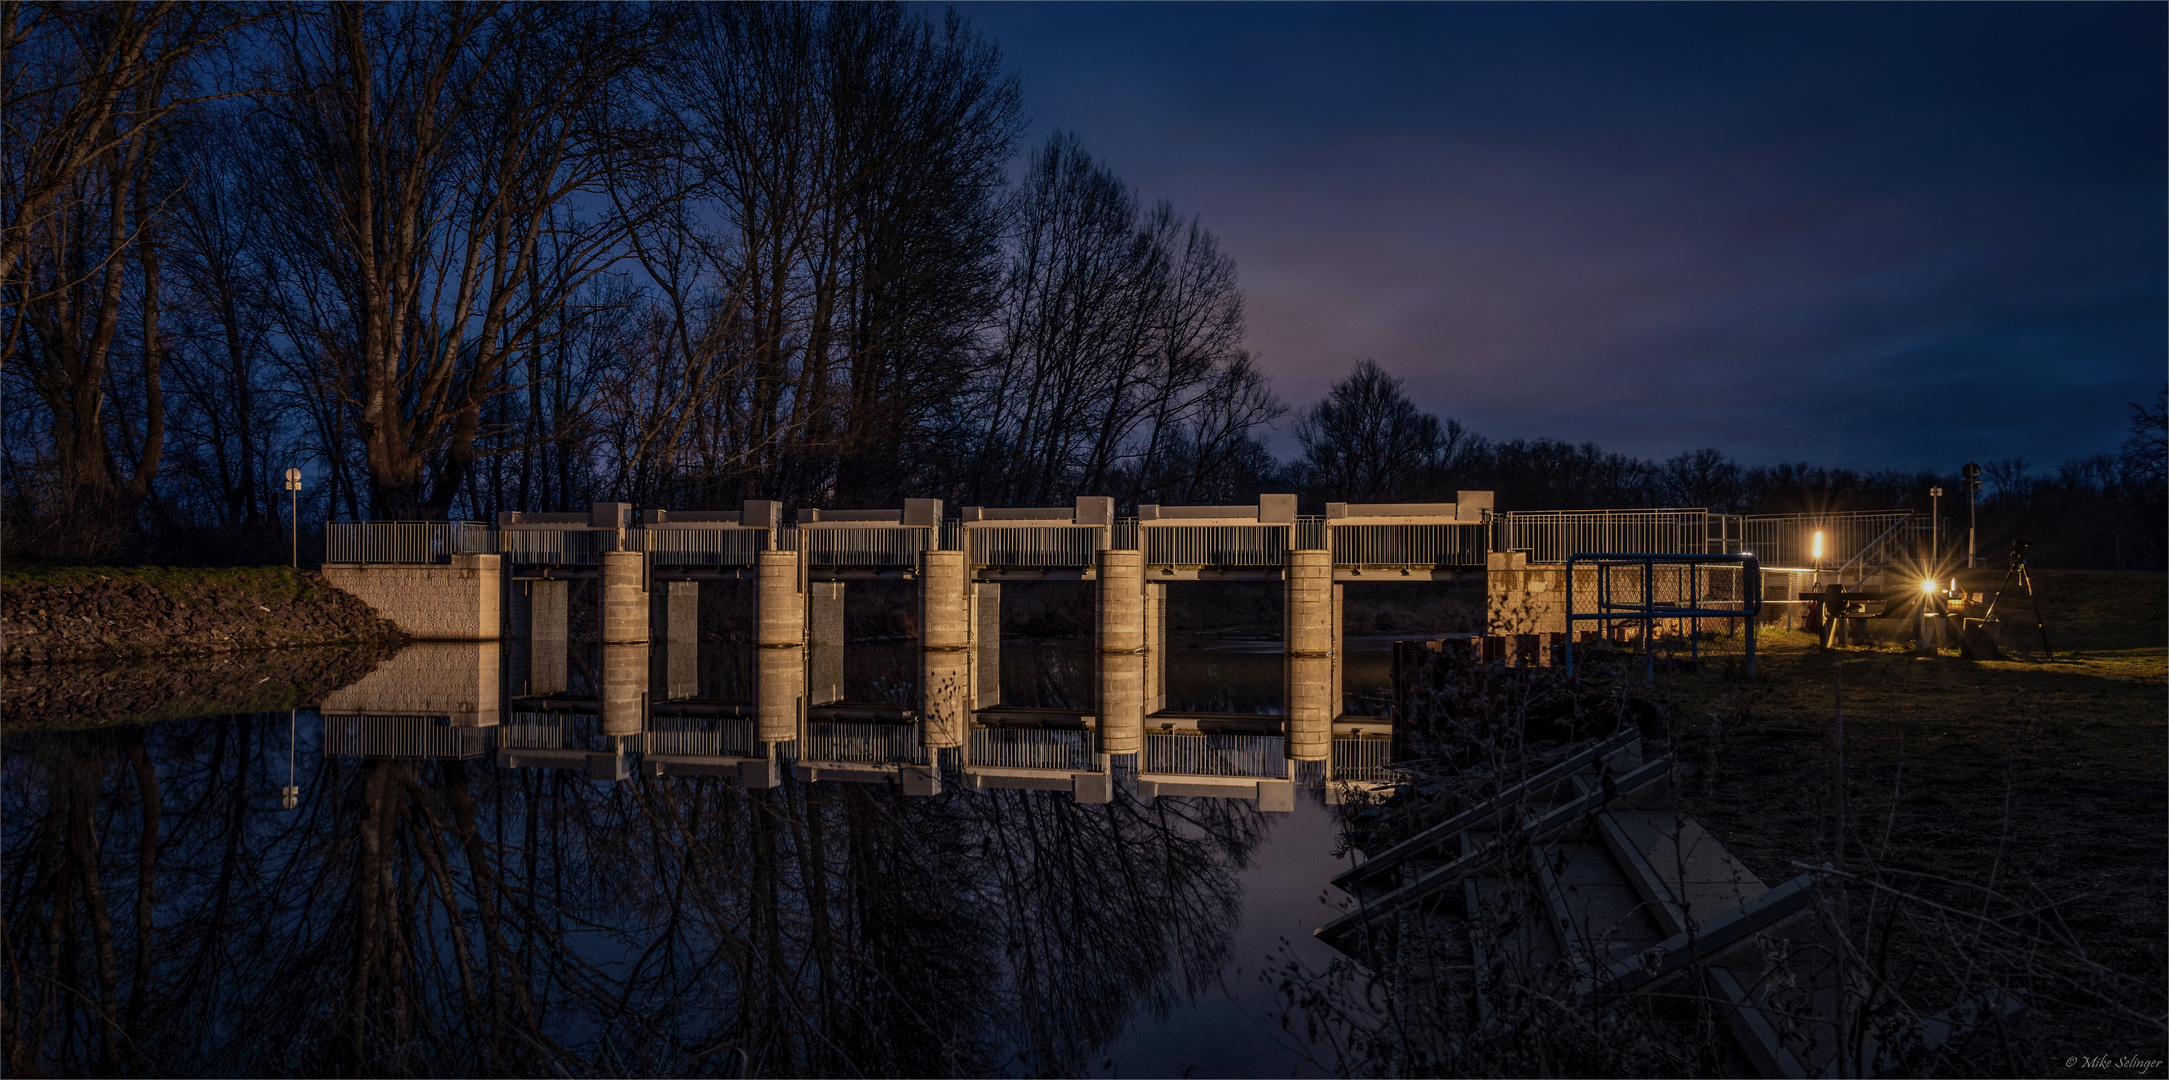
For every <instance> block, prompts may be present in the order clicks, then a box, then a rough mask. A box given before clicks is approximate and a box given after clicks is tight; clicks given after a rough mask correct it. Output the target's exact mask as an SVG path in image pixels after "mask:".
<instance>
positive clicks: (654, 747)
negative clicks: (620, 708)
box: [645, 716, 764, 758]
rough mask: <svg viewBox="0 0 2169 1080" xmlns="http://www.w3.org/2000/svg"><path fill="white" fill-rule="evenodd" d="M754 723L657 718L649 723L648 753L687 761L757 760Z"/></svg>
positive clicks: (722, 718) (729, 719)
mask: <svg viewBox="0 0 2169 1080" xmlns="http://www.w3.org/2000/svg"><path fill="white" fill-rule="evenodd" d="M753 736H754V731H753V721H752V720H751V719H750V718H747V717H740V716H720V717H714V718H709V717H704V716H655V717H650V718H649V720H648V730H647V742H646V746H645V751H646V752H647V753H650V754H678V755H682V756H685V757H736V758H757V757H762V756H764V755H763V754H762V753H761V748H760V743H759V742H757V741H756V740H755V739H754V737H753Z"/></svg>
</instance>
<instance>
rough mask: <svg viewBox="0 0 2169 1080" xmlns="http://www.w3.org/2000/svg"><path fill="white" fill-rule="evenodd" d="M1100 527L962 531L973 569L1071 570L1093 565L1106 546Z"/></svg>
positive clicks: (989, 527) (1005, 527) (985, 527)
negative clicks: (1019, 567)
mask: <svg viewBox="0 0 2169 1080" xmlns="http://www.w3.org/2000/svg"><path fill="white" fill-rule="evenodd" d="M1106 531H1107V530H1106V527H1105V526H1101V525H1071V524H1047V525H977V524H975V525H972V526H970V527H968V528H966V529H965V530H964V535H965V537H966V540H967V550H968V551H969V552H970V554H969V555H968V556H967V558H968V560H969V561H970V562H971V564H972V565H973V566H1021V567H1050V568H1057V567H1058V568H1071V567H1087V566H1091V565H1093V563H1094V561H1095V560H1096V559H1097V558H1098V555H1099V550H1100V548H1102V547H1104V546H1106V541H1105V539H1104V537H1105V536H1106Z"/></svg>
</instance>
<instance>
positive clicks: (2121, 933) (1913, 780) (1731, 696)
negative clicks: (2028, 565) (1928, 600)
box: [1658, 571, 2169, 1074]
mask: <svg viewBox="0 0 2169 1080" xmlns="http://www.w3.org/2000/svg"><path fill="white" fill-rule="evenodd" d="M2034 584H2035V588H2036V590H2037V592H2038V593H2039V596H2040V600H2041V609H2042V614H2043V616H2044V620H2045V621H2046V623H2047V625H2048V631H2049V644H2050V645H2051V646H2052V647H2053V648H2055V649H2056V653H2055V656H2054V658H2053V659H2050V658H2048V657H2044V656H2042V655H2041V654H2040V652H2039V638H2038V636H2037V635H2036V633H2035V631H2034V629H2033V627H2032V625H2031V622H2032V610H2031V608H2030V606H2028V605H2027V604H2026V603H2025V602H2024V599H2023V595H2021V596H2019V597H2018V598H2017V600H2018V602H2017V603H2016V604H2012V603H2011V602H2010V601H2011V599H2012V598H2011V597H2006V599H2005V604H2004V605H2003V607H2002V609H2001V610H2002V614H2003V615H2004V616H2005V617H2006V618H2008V619H2010V620H2011V624H2007V625H2005V626H2004V627H2002V628H2000V630H1999V631H1998V634H1997V640H1998V642H1999V644H2000V645H2001V647H2002V649H2003V651H2004V654H2005V656H2006V657H2008V659H2003V660H1990V661H1971V660H1965V659H1961V658H1959V657H1958V656H1957V655H1956V654H1955V653H1954V652H1951V651H1945V652H1944V653H1942V654H1940V655H1935V656H1919V655H1915V654H1914V653H1913V652H1911V651H1910V649H1909V648H1908V647H1907V646H1906V645H1899V644H1890V645H1883V646H1874V647H1859V648H1845V649H1832V650H1827V651H1826V650H1823V649H1820V648H1818V647H1817V645H1816V643H1815V640H1814V639H1813V638H1812V637H1811V636H1809V635H1807V634H1804V633H1799V632H1777V633H1773V634H1771V635H1769V636H1768V637H1766V638H1765V639H1763V641H1762V643H1761V645H1762V648H1761V650H1760V657H1759V662H1758V671H1757V677H1756V679H1755V680H1754V681H1753V682H1752V683H1744V682H1741V681H1738V680H1737V679H1727V678H1726V677H1725V675H1724V673H1723V672H1722V671H1720V670H1716V669H1717V668H1721V667H1723V666H1724V665H1705V666H1704V668H1703V669H1702V670H1700V671H1684V670H1677V671H1670V672H1663V673H1660V674H1659V676H1658V678H1659V682H1660V686H1659V690H1660V691H1661V692H1662V693H1663V694H1665V695H1666V696H1669V697H1671V698H1672V699H1673V700H1674V701H1675V702H1676V704H1677V708H1676V709H1675V710H1674V716H1675V721H1674V723H1675V725H1676V728H1675V739H1676V740H1677V743H1678V746H1679V749H1680V751H1681V752H1682V753H1683V755H1684V756H1685V757H1686V759H1687V760H1689V761H1690V762H1693V763H1694V764H1695V766H1696V770H1697V774H1698V775H1697V776H1696V778H1695V781H1694V782H1692V783H1690V784H1689V785H1687V788H1688V790H1687V792H1686V793H1685V794H1686V800H1685V801H1686V802H1687V804H1688V805H1687V809H1689V810H1690V811H1691V812H1692V813H1694V814H1695V815H1696V817H1697V818H1699V819H1700V820H1701V821H1702V822H1703V823H1704V824H1705V825H1706V826H1707V827H1708V828H1709V829H1710V830H1711V832H1712V833H1714V834H1715V835H1717V836H1718V837H1720V838H1721V839H1722V840H1723V841H1724V843H1725V844H1726V846H1727V847H1728V848H1730V849H1731V850H1732V851H1733V852H1734V853H1735V854H1736V855H1738V856H1739V857H1740V858H1741V859H1742V860H1743V861H1744V862H1746V863H1747V864H1748V866H1749V867H1750V868H1751V869H1753V870H1754V871H1755V872H1756V873H1757V874H1758V875H1760V876H1761V877H1763V878H1764V880H1766V881H1776V880H1781V879H1782V878H1785V877H1789V876H1791V874H1792V873H1793V872H1794V871H1793V870H1792V863H1793V862H1794V861H1795V860H1801V861H1810V862H1820V861H1822V860H1824V859H1827V858H1830V857H1831V856H1832V853H1833V844H1832V842H1831V839H1830V838H1831V837H1832V836H1833V835H1834V821H1833V818H1834V813H1833V811H1834V809H1835V807H1836V805H1837V804H1836V802H1835V801H1834V800H1833V799H1832V798H1831V797H1830V777H1831V776H1832V775H1833V773H1834V768H1833V766H1834V765H1835V761H1834V759H1835V757H1836V743H1835V742H1834V741H1833V740H1832V739H1831V738H1830V737H1829V736H1830V728H1831V720H1832V717H1833V715H1834V713H1835V712H1836V703H1837V696H1838V695H1837V685H1838V680H1839V677H1840V671H1841V669H1842V677H1843V682H1844V716H1845V723H1844V733H1843V734H1844V739H1843V746H1844V767H1845V781H1846V783H1845V787H1844V795H1845V798H1844V800H1843V802H1844V807H1845V813H1846V815H1847V819H1848V820H1847V828H1846V835H1847V837H1848V843H1847V844H1846V847H1845V850H1846V855H1847V857H1848V859H1849V860H1851V861H1852V862H1853V863H1854V864H1855V865H1859V864H1862V863H1875V864H1878V865H1883V866H1891V867H1902V868H1904V869H1906V870H1908V871H1920V872H1926V873H1930V874H1935V875H1940V876H1942V877H1946V878H1949V879H1952V880H1954V881H1959V882H1966V883H1970V884H1973V885H1978V886H1983V887H1993V888H1995V889H1998V890H2003V891H2006V892H2007V893H2010V894H2013V895H2027V896H2032V897H2036V898H2038V899H2039V900H2040V901H2041V902H2043V903H2047V904H2051V905H2053V907H2054V910H2055V913H2056V914H2057V915H2058V916H2059V917H2060V918H2061V919H2062V921H2063V923H2064V925H2066V926H2067V927H2068V928H2069V930H2070V932H2071V934H2072V935H2073V936H2074V937H2075V938H2076V939H2077V940H2078V941H2079V942H2081V943H2082V945H2083V946H2084V947H2085V950H2086V953H2087V955H2088V956H2089V957H2090V958H2091V959H2092V960H2094V961H2096V962H2099V963H2101V964H2103V965H2105V966H2107V967H2109V968H2112V969H2114V970H2116V971H2119V972H2122V973H2124V974H2127V975H2130V976H2132V977H2134V978H2135V979H2138V980H2140V981H2141V985H2148V986H2152V987H2155V988H2156V989H2157V994H2158V991H2159V988H2160V987H2162V986H2163V985H2164V981H2163V980H2164V974H2165V970H2169V954H2165V949H2164V944H2165V943H2164V937H2163V934H2162V927H2163V926H2164V924H2165V922H2169V867H2165V860H2164V852H2165V851H2169V775H2165V771H2164V760H2165V756H2169V648H2165V646H2164V636H2165V628H2169V603H2165V579H2164V576H2163V575H2161V574H2132V573H2123V574H2116V573H2079V572H2055V571H2037V572H2036V573H2035V574H2034ZM1908 644H1909V643H1908ZM2160 1004H2161V1002H2160V1001H2158V1000H2157V1001H2153V1002H2149V1003H2147V1005H2146V1006H2145V1007H2147V1008H2149V1009H2153V1010H2154V1011H2157V1012H2158V1011H2159V1006H2160ZM2040 1019H2041V1024H2040V1028H2041V1031H2042V1035H2043V1037H2044V1040H2046V1041H2057V1040H2068V1041H2070V1042H2071V1048H2070V1049H2069V1050H2068V1052H2060V1051H2058V1050H2057V1048H2056V1047H2052V1046H2046V1045H2044V1046H2042V1048H2041V1049H2042V1051H2043V1053H2044V1057H2043V1060H2044V1061H2045V1062H2046V1063H2047V1064H2048V1065H2050V1066H2051V1069H2050V1071H2051V1073H2052V1074H2053V1073H2055V1069H2054V1068H2053V1066H2056V1065H2060V1064H2061V1063H2062V1061H2063V1060H2064V1058H2065V1057H2066V1056H2070V1055H2080V1056H2084V1055H2085V1054H2087V1053H2088V1051H2087V1050H2085V1049H2084V1048H2083V1047H2082V1046H2080V1045H2079V1044H2080V1043H2082V1042H2086V1041H2087V1040H2090V1039H2113V1038H2115V1037H2117V1036H2118V1032H2116V1031H2114V1030H2113V1029H2111V1028H2109V1027H2107V1026H2105V1025H2104V1024H2103V1023H2101V1022H2099V1021H2100V1018H2099V1017H2087V1016H2076V1015H2074V1016H2065V1017H2057V1016H2053V1015H2044V1016H2042V1017H2041V1018H2040ZM2122 1034H2123V1037H2125V1038H2126V1039H2128V1040H2131V1041H2132V1045H2131V1046H2130V1048H2129V1052H2132V1053H2139V1052H2141V1051H2147V1052H2146V1053H2142V1054H2141V1056H2146V1057H2161V1056H2162V1054H2160V1053H2156V1052H2153V1051H2158V1050H2160V1049H2161V1047H2160V1045H2159V1044H2160V1043H2161V1041H2162V1034H2161V1032H2160V1031H2159V1030H2157V1031H2155V1032H2153V1033H2151V1034H2148V1033H2143V1032H2129V1031H2127V1032H2124V1033H2122ZM2101 1045H2109V1044H2108V1043H2102V1044H2101ZM2149 1047H2151V1048H2152V1050H2149ZM2093 1052H2094V1053H2099V1051H2093ZM2124 1052H2126V1051H2124V1050H2121V1049H2120V1050H2118V1051H2117V1052H2116V1054H2112V1057H2114V1056H2117V1054H2122V1053H2124Z"/></svg>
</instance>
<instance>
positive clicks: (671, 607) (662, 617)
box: [655, 581, 700, 701]
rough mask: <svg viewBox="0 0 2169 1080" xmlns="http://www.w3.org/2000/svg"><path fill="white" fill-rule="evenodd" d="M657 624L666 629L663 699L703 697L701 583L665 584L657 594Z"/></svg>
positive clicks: (674, 699)
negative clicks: (701, 690)
mask: <svg viewBox="0 0 2169 1080" xmlns="http://www.w3.org/2000/svg"><path fill="white" fill-rule="evenodd" d="M655 596H656V607H657V608H659V609H660V610H659V611H658V612H657V613H656V614H657V616H658V618H657V620H656V621H657V622H658V623H660V624H661V625H662V628H663V695H664V698H665V699H666V700H670V701H677V700H681V699H683V698H690V697H699V696H700V582H697V581H666V582H664V583H663V587H662V588H661V589H660V590H658V591H657V592H656V594H655Z"/></svg>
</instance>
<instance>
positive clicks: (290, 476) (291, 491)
mask: <svg viewBox="0 0 2169 1080" xmlns="http://www.w3.org/2000/svg"><path fill="white" fill-rule="evenodd" d="M286 510H287V513H286V516H287V519H288V520H289V521H290V522H291V523H292V525H293V529H294V552H293V554H294V569H296V570H299V569H301V470H300V469H288V470H286Z"/></svg>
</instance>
